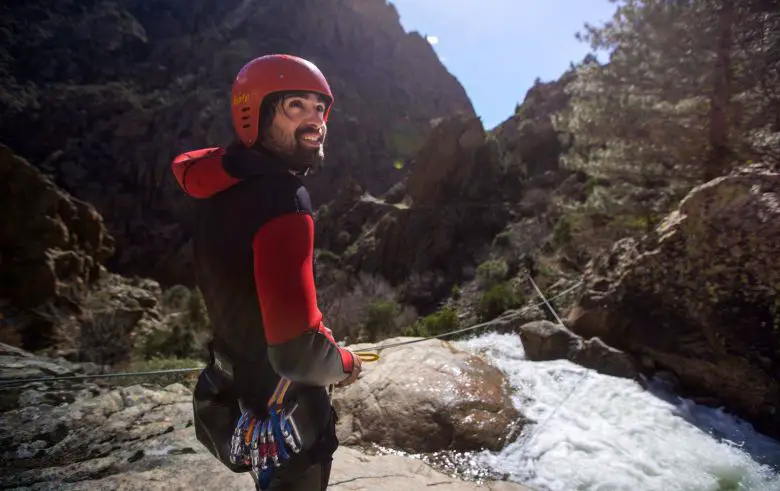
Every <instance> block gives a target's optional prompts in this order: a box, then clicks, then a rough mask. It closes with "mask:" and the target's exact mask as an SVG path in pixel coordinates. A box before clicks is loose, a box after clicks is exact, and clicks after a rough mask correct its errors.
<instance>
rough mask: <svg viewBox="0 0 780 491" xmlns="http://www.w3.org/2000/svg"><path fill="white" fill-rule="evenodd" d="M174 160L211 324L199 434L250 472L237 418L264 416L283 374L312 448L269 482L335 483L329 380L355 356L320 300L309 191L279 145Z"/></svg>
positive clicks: (278, 485) (287, 485) (279, 485)
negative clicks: (188, 199) (233, 449)
mask: <svg viewBox="0 0 780 491" xmlns="http://www.w3.org/2000/svg"><path fill="white" fill-rule="evenodd" d="M173 171H174V174H175V176H176V178H177V181H178V182H179V185H180V186H181V188H182V189H183V190H184V191H185V192H186V193H187V194H189V195H190V196H193V197H195V198H199V199H197V200H196V201H195V202H194V205H195V208H196V224H195V230H194V252H195V268H196V274H197V279H198V284H199V286H200V288H201V291H202V293H203V296H204V300H205V303H206V307H207V310H208V314H209V318H210V320H211V324H212V327H213V340H212V341H211V343H210V345H209V348H210V352H211V362H210V363H209V365H208V366H207V368H206V369H205V370H204V371H203V372H202V374H201V376H200V378H199V380H198V384H197V386H196V389H195V393H194V398H193V405H194V407H193V409H194V413H195V430H196V434H197V436H198V439H199V440H200V441H201V442H202V443H203V444H204V445H205V446H206V447H207V448H208V449H209V451H210V452H211V453H212V454H213V455H215V456H216V457H217V458H219V459H220V460H221V461H222V462H223V464H225V465H226V466H228V467H229V468H231V469H232V470H233V471H235V472H245V471H248V470H249V467H248V466H243V465H239V466H235V465H232V464H230V461H229V457H228V455H229V448H230V438H231V435H232V431H233V428H234V425H235V423H236V420H237V419H238V417H239V416H240V413H241V410H242V409H243V408H247V407H248V408H251V409H252V410H253V411H254V412H255V414H256V415H259V417H261V418H263V417H265V415H266V414H267V413H266V412H265V405H266V402H267V401H268V399H269V397H270V396H271V394H272V393H273V391H274V388H275V387H276V384H277V382H278V381H279V378H280V375H281V376H283V377H286V378H287V379H290V380H292V381H293V385H292V387H291V389H290V391H289V392H288V394H287V396H286V399H287V400H289V403H290V404H293V403H297V404H298V409H297V410H296V420H305V421H303V422H302V423H301V422H300V421H299V424H300V425H302V426H306V430H305V431H303V433H305V434H304V446H305V450H304V452H302V453H301V454H297V455H294V456H293V457H292V459H291V460H290V461H288V464H286V465H285V466H284V467H283V468H282V469H281V470H280V471H279V472H277V473H276V478H275V481H274V483H273V484H272V487H271V489H280V490H281V489H284V490H293V489H295V490H298V489H301V490H304V489H305V490H316V489H325V488H326V486H327V481H328V475H329V472H330V462H331V459H332V454H333V452H335V450H336V448H337V446H338V441H337V439H336V435H335V418H336V415H335V412H334V411H333V408H332V406H331V404H330V399H329V397H328V393H327V389H326V387H327V386H328V385H331V384H336V383H338V382H340V381H342V380H344V379H345V378H346V377H347V376H348V375H349V374H350V373H351V371H352V368H353V364H354V360H353V355H352V354H351V353H350V352H349V351H347V350H345V349H343V348H340V347H339V346H338V345H337V344H336V342H335V341H334V339H333V336H332V334H331V332H330V331H329V330H328V329H327V328H326V327H325V326H324V325H323V323H322V314H321V313H320V311H319V309H318V307H317V298H316V291H315V285H314V274H315V272H314V268H315V265H314V259H313V245H314V221H313V215H312V208H311V203H310V200H309V195H308V192H307V191H306V188H305V187H304V185H303V183H302V181H301V180H300V178H298V177H297V176H295V175H293V174H292V173H290V172H289V171H288V170H287V169H286V168H285V167H284V166H283V165H282V164H281V163H280V162H279V161H278V160H277V159H276V158H274V157H273V156H272V155H270V154H267V153H264V152H259V151H257V150H253V149H247V148H244V147H243V146H241V145H235V146H232V147H229V148H228V149H227V150H225V149H221V148H211V149H203V150H198V151H195V152H189V153H187V154H183V155H180V156H178V157H177V158H176V159H175V160H174V163H173ZM305 481H309V482H305ZM313 481H321V483H322V484H321V485H320V488H317V487H313V485H312V482H313Z"/></svg>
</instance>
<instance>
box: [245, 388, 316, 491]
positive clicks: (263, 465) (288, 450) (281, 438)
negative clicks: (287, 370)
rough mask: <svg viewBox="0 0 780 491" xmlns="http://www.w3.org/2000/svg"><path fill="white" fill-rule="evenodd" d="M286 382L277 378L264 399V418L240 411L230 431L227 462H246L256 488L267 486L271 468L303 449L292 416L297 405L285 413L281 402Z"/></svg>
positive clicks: (276, 466)
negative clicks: (267, 396)
mask: <svg viewBox="0 0 780 491" xmlns="http://www.w3.org/2000/svg"><path fill="white" fill-rule="evenodd" d="M290 384H291V382H290V381H289V380H287V379H282V380H280V381H279V384H278V385H277V386H276V390H275V391H274V394H273V395H272V396H271V399H270V400H269V401H268V419H266V420H260V419H258V418H256V417H255V416H254V415H253V414H252V413H251V411H249V410H247V411H244V413H243V414H242V415H241V417H240V418H239V419H238V422H237V423H236V428H235V430H234V431H233V438H232V440H231V445H230V461H231V462H232V463H233V464H244V465H250V466H251V467H252V471H253V472H254V473H255V475H256V476H257V480H258V486H259V488H260V489H267V488H268V486H269V485H270V483H271V478H272V477H273V472H274V470H275V469H277V468H279V467H281V466H282V464H283V463H284V462H286V461H287V460H289V458H290V457H291V456H292V454H297V453H299V452H300V451H301V450H302V449H303V441H302V439H301V434H300V432H299V431H298V426H297V425H296V424H295V418H294V417H293V414H294V413H295V411H296V409H298V405H297V404H296V405H295V406H293V407H292V409H291V410H290V411H289V413H288V412H287V411H286V410H285V408H284V405H283V402H284V396H285V394H287V390H288V389H289V388H290Z"/></svg>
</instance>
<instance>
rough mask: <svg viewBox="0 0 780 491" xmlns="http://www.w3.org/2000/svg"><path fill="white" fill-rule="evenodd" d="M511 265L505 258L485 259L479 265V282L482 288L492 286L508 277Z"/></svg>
mask: <svg viewBox="0 0 780 491" xmlns="http://www.w3.org/2000/svg"><path fill="white" fill-rule="evenodd" d="M508 273H509V266H507V264H506V261H504V260H503V259H494V260H492V261H485V262H484V263H482V264H480V265H479V266H477V282H478V283H479V285H480V286H481V287H482V288H490V287H492V286H494V285H496V284H498V283H501V282H502V281H504V280H505V279H506V275H507V274H508Z"/></svg>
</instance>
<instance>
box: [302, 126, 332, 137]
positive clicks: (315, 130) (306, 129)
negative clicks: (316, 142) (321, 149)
mask: <svg viewBox="0 0 780 491" xmlns="http://www.w3.org/2000/svg"><path fill="white" fill-rule="evenodd" d="M309 134H313V135H318V136H320V137H324V136H325V127H324V126H319V127H318V126H314V125H306V126H302V127H300V128H298V129H297V130H295V136H296V137H299V136H304V135H309Z"/></svg>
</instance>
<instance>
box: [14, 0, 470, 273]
mask: <svg viewBox="0 0 780 491" xmlns="http://www.w3.org/2000/svg"><path fill="white" fill-rule="evenodd" d="M2 14H3V15H2V19H1V20H0V27H1V28H0V81H2V86H3V91H2V92H0V141H4V142H6V144H8V145H10V146H12V147H13V148H14V149H15V151H16V152H18V153H19V154H20V155H21V156H23V157H25V158H27V159H28V160H29V161H30V162H32V163H33V164H35V165H36V166H39V167H41V168H43V169H45V170H46V171H47V172H50V173H51V174H52V175H53V176H54V177H55V180H56V182H57V183H58V184H60V185H62V186H63V187H64V188H65V189H66V190H68V191H70V192H71V193H72V194H73V195H75V196H76V197H78V198H80V199H83V200H86V201H88V202H90V203H92V204H94V205H95V206H96V208H97V209H98V210H99V211H100V212H101V214H102V215H103V216H104V217H105V220H106V224H107V227H108V229H109V231H110V233H111V234H112V235H113V236H114V237H115V239H116V241H117V254H116V255H115V257H114V258H113V259H112V262H111V266H112V267H113V268H114V269H115V270H117V271H118V272H123V273H133V274H139V275H141V276H146V277H153V278H156V279H159V280H163V281H164V282H185V281H189V280H191V273H190V270H189V263H190V259H189V258H190V254H191V252H190V250H189V247H188V234H187V229H186V214H185V213H184V211H185V210H184V209H185V206H186V205H185V203H184V200H183V197H182V196H181V195H180V193H178V192H177V190H176V188H175V186H174V185H173V183H172V181H171V177H170V175H169V174H170V172H169V170H168V163H169V162H170V160H171V158H172V157H173V156H174V155H176V154H177V153H178V152H180V151H184V150H191V149H194V148H199V147H202V146H207V145H215V144H225V143H228V142H229V140H230V138H231V136H230V135H231V132H230V126H229V118H228V114H227V108H228V105H227V102H226V101H227V99H226V97H227V95H228V94H229V88H230V84H231V82H232V78H233V76H234V75H235V73H236V72H237V70H238V69H239V68H240V67H241V66H242V65H243V64H244V63H245V62H247V61H248V60H250V59H252V58H253V57H256V56H260V55H263V54H267V53H271V52H292V53H295V54H298V55H301V56H304V57H307V58H309V59H311V60H312V61H314V62H315V63H317V64H318V65H319V66H320V68H321V69H322V70H323V72H324V73H325V74H326V76H327V77H328V79H329V81H330V82H331V85H332V88H333V90H334V92H335V98H336V105H335V107H334V110H333V112H332V119H331V122H330V134H329V142H328V144H327V148H326V152H327V156H328V157H327V168H326V169H324V170H323V172H321V173H320V174H319V175H316V176H312V177H311V179H310V183H309V184H310V186H311V190H312V194H313V197H314V201H315V203H318V204H319V203H322V202H323V201H324V200H327V199H330V198H331V197H332V196H333V195H334V193H335V191H336V190H337V189H338V188H339V187H340V186H341V184H342V183H343V182H344V181H345V179H347V178H348V177H349V176H351V177H353V178H354V179H356V180H357V181H358V182H360V183H361V184H362V185H364V186H366V187H367V188H368V189H370V190H372V191H373V192H375V193H378V192H382V191H384V190H385V189H386V188H388V187H389V186H390V185H392V184H393V183H395V182H397V181H398V180H400V178H401V177H402V176H403V175H404V173H405V171H403V170H400V171H399V170H398V169H396V168H395V167H394V166H393V162H395V161H396V160H397V159H404V158H406V157H409V156H410V155H412V154H413V153H414V152H415V151H416V150H417V149H419V147H420V146H421V144H422V141H423V139H424V137H425V135H426V134H427V132H428V130H429V129H430V120H431V119H433V118H439V117H443V116H448V115H451V114H452V113H455V112H464V113H465V114H469V115H473V109H472V107H471V103H470V101H469V100H468V98H467V96H466V94H465V91H464V90H463V88H462V87H461V85H460V84H459V83H458V82H457V80H455V78H454V77H453V76H452V75H450V74H449V73H448V72H447V71H446V70H445V69H444V67H443V66H442V65H441V63H440V62H439V60H438V58H437V57H436V55H435V53H434V51H433V49H432V48H431V46H430V45H429V44H428V43H427V42H426V41H425V40H424V39H423V38H422V37H421V36H420V35H419V34H417V33H412V34H406V33H405V32H404V31H403V29H402V27H401V25H400V23H399V19H398V13H397V12H396V11H395V8H394V7H393V6H392V5H388V4H387V3H386V2H385V0H338V1H331V2H324V3H323V2H318V1H316V0H301V1H298V2H289V1H287V0H271V1H263V2H260V1H252V0H249V1H243V0H224V1H223V0H220V1H216V0H207V1H202V2H197V3H195V4H193V3H192V2H187V1H184V0H154V1H146V0H121V1H118V2H115V1H97V2H91V1H85V0H66V1H62V2H56V4H51V5H46V6H43V5H41V4H37V3H27V4H24V3H19V2H16V3H13V4H10V5H7V6H3V7H2ZM31 24H34V25H35V26H36V28H35V29H30V28H29V26H30V25H31ZM182 222H184V225H181V223H182Z"/></svg>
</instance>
